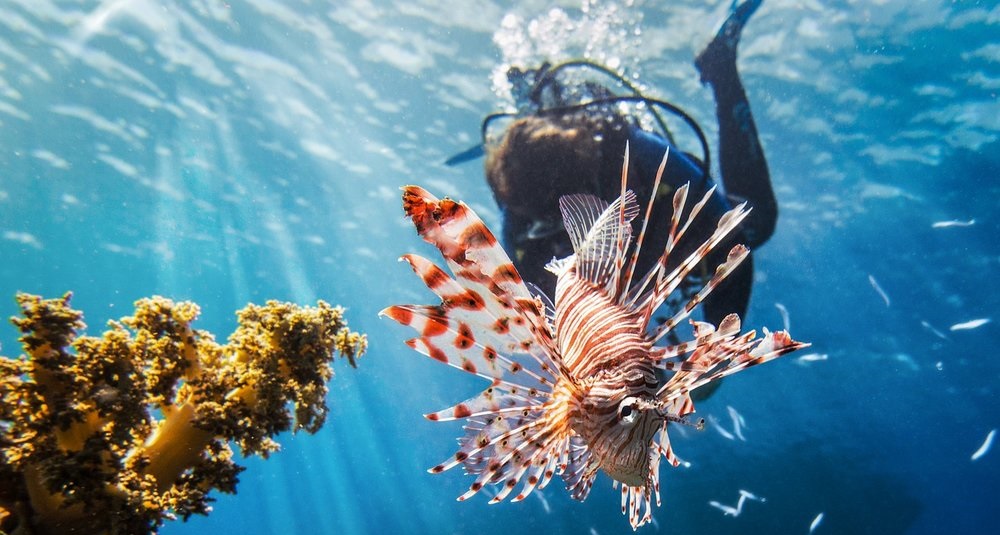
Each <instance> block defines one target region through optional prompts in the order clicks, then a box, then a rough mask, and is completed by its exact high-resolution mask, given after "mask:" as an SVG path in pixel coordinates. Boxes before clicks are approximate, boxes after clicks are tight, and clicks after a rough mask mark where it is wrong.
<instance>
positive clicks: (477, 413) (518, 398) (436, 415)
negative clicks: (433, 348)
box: [425, 379, 547, 422]
mask: <svg viewBox="0 0 1000 535" xmlns="http://www.w3.org/2000/svg"><path fill="white" fill-rule="evenodd" d="M544 397H547V396H543V395H541V393H539V392H538V391H537V390H534V389H530V390H529V389H524V388H522V387H520V386H518V385H513V384H510V383H504V382H502V381H500V380H499V379H498V380H497V381H496V382H495V383H494V384H493V385H491V386H490V387H489V388H487V389H486V390H483V391H482V392H481V393H480V394H479V395H478V396H476V397H473V398H469V399H467V400H465V401H463V402H461V403H458V404H456V405H455V406H453V407H450V408H447V409H444V410H440V411H437V412H432V413H430V414H426V415H425V417H426V418H427V419H428V420H431V421H435V422H446V421H450V420H458V419H463V418H478V417H481V416H482V417H487V418H488V417H490V416H492V415H495V414H511V415H516V413H521V416H523V417H527V416H529V415H530V414H531V412H532V411H536V410H539V409H540V406H541V404H542V403H543V402H544V400H543V398H544Z"/></svg>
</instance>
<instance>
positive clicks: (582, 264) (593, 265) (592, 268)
mask: <svg viewBox="0 0 1000 535" xmlns="http://www.w3.org/2000/svg"><path fill="white" fill-rule="evenodd" d="M559 209H560V210H561V211H562V216H563V223H564V224H565V226H566V231H567V232H568V233H569V236H570V241H571V242H572V244H573V251H574V254H575V266H576V270H577V273H578V274H579V276H580V278H582V279H584V280H587V281H589V282H591V283H593V284H594V285H596V286H597V287H605V286H606V285H607V284H608V283H609V281H611V280H612V279H613V278H614V277H615V275H616V272H617V270H619V269H620V267H621V265H622V263H623V262H624V257H625V251H626V249H627V247H628V244H629V242H630V241H631V237H632V225H631V222H632V220H633V219H635V216H636V215H638V214H639V205H638V204H637V203H636V199H635V193H633V192H632V191H625V192H624V193H623V194H622V196H621V197H619V198H617V199H615V201H614V202H613V203H611V204H610V205H608V204H607V203H605V202H604V201H602V200H600V199H598V198H597V197H594V196H593V195H585V194H576V195H565V196H563V197H561V198H560V199H559Z"/></svg>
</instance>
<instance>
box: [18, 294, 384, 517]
mask: <svg viewBox="0 0 1000 535" xmlns="http://www.w3.org/2000/svg"><path fill="white" fill-rule="evenodd" d="M69 297H70V296H69V294H67V295H65V296H64V297H63V298H62V299H50V300H42V299H41V298H39V297H37V296H30V295H25V294H19V295H18V298H17V300H18V304H19V305H20V306H21V309H22V315H23V317H21V318H15V319H13V320H12V321H13V322H14V324H15V325H16V326H17V327H18V328H19V329H20V330H21V332H22V333H23V336H22V337H21V339H20V340H21V343H22V345H23V347H24V351H25V356H24V357H21V358H20V359H8V358H6V357H0V396H2V401H3V403H2V405H0V448H2V457H0V461H2V462H0V532H6V533H11V532H15V531H17V530H20V529H25V528H27V527H28V526H31V529H32V531H34V532H40V533H58V532H61V531H63V530H64V529H67V528H68V527H73V529H75V530H76V531H78V532H84V533H98V532H144V531H150V530H152V529H155V528H156V527H157V526H159V525H160V524H161V523H162V522H163V521H164V520H165V519H167V518H171V517H172V516H171V515H173V514H176V515H179V516H182V517H184V518H186V517H187V516H189V515H191V514H204V513H207V511H208V508H207V500H208V497H207V496H208V492H209V491H211V490H212V489H218V490H220V491H223V492H235V486H236V482H237V474H238V473H239V471H240V470H242V468H241V467H239V466H238V465H236V463H234V462H233V461H232V451H231V450H230V448H229V447H228V445H227V444H228V443H229V442H235V443H236V444H238V445H239V446H240V448H241V450H242V451H243V454H244V455H251V454H260V455H264V456H266V455H268V454H269V453H270V452H272V451H274V450H276V449H277V447H278V446H277V444H276V443H275V442H274V441H273V440H272V438H271V437H273V436H274V435H276V434H277V433H280V432H282V431H286V430H289V429H299V428H304V429H306V430H307V431H310V432H314V431H316V430H317V429H319V427H320V426H321V425H322V424H323V421H324V420H325V417H326V411H327V408H326V403H325V397H326V393H327V389H326V382H327V381H328V380H329V379H330V378H331V377H332V375H333V371H332V369H331V368H330V362H331V361H332V359H333V357H334V355H335V354H337V353H339V354H341V355H342V356H343V357H345V358H347V359H348V361H349V363H350V364H351V365H352V366H354V365H355V364H356V359H357V357H359V356H360V355H361V354H362V353H363V352H364V350H365V348H366V339H365V337H364V335H360V334H358V333H353V332H351V331H349V330H348V328H347V324H346V323H345V322H344V320H343V311H342V309H340V308H337V307H331V306H330V305H328V304H326V303H324V302H322V301H320V302H318V303H317V306H316V307H305V308H304V307H298V306H296V305H292V304H287V303H278V302H274V301H271V302H268V303H267V304H266V305H265V306H255V305H249V306H247V308H245V309H244V310H242V311H240V312H239V313H238V314H237V317H238V320H239V328H238V329H237V331H236V332H235V333H234V334H233V335H232V336H231V337H230V341H229V343H228V344H226V345H224V346H223V345H219V344H217V343H216V342H215V341H214V338H213V337H212V336H211V335H210V334H209V333H205V332H202V331H197V330H194V329H193V328H192V327H191V325H190V324H191V322H192V321H194V319H195V318H196V317H197V315H198V312H199V310H198V307H197V306H196V305H194V304H193V303H187V302H182V303H174V302H172V301H170V300H168V299H164V298H161V297H154V298H152V299H142V300H140V301H138V302H136V311H135V315H134V316H132V317H128V318H123V319H122V320H121V322H120V323H118V322H112V323H111V329H110V330H108V331H106V332H105V333H104V335H103V336H102V337H101V338H93V337H79V338H78V337H77V332H78V330H79V329H82V328H83V327H84V325H83V323H82V315H81V314H80V313H79V312H77V311H75V310H73V309H71V308H69ZM292 409H294V410H292ZM293 422H294V426H293Z"/></svg>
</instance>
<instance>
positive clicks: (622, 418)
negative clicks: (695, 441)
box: [576, 388, 663, 487]
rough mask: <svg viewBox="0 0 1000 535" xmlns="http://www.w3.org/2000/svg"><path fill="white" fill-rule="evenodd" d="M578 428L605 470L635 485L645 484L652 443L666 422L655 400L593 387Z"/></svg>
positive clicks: (647, 476) (618, 479)
mask: <svg viewBox="0 0 1000 535" xmlns="http://www.w3.org/2000/svg"><path fill="white" fill-rule="evenodd" d="M581 412H582V414H581V415H580V421H579V425H578V426H577V427H576V431H577V433H579V434H580V435H581V436H582V437H583V438H584V440H586V441H587V444H588V445H589V446H590V449H591V452H592V453H593V455H594V459H595V460H596V461H597V463H598V465H599V466H600V468H601V469H602V470H604V472H605V473H607V474H608V475H609V476H611V477H612V478H613V479H615V480H616V481H619V482H621V483H624V484H626V485H629V486H632V487H640V486H645V485H646V483H647V481H648V478H649V472H650V462H651V461H652V459H653V457H654V456H655V454H654V451H653V450H651V448H650V444H651V442H652V440H653V436H654V435H655V434H656V432H657V431H658V430H659V429H660V427H661V426H662V423H663V417H662V416H661V414H660V412H659V410H658V408H657V404H656V401H655V399H654V398H653V397H652V396H651V395H643V394H638V395H636V394H635V393H630V392H627V391H626V392H622V391H616V392H615V391H608V390H606V389H603V388H592V389H591V390H590V392H589V393H588V395H587V398H586V400H585V401H584V403H583V410H582V411H581Z"/></svg>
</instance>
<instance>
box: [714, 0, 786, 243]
mask: <svg viewBox="0 0 1000 535" xmlns="http://www.w3.org/2000/svg"><path fill="white" fill-rule="evenodd" d="M760 3H761V0H747V1H746V2H744V3H742V4H739V5H735V2H734V7H733V9H732V11H731V12H730V15H729V17H728V18H727V19H726V21H725V22H724V23H723V24H722V27H721V28H720V30H719V33H718V34H716V36H715V39H713V40H712V42H711V43H709V44H708V46H707V47H705V50H703V51H702V52H701V53H700V54H698V57H697V58H696V59H695V66H696V67H697V68H698V71H699V72H700V73H701V81H702V82H703V83H705V84H708V85H709V86H711V88H712V91H713V92H714V93H715V106H716V108H715V109H716V114H717V115H718V118H719V169H720V171H721V172H722V183H723V184H724V185H725V188H726V193H727V194H729V196H730V197H733V198H735V200H737V201H742V200H746V201H749V203H750V206H752V207H753V211H752V212H750V215H749V216H748V218H747V221H746V222H745V223H744V226H743V231H744V233H745V235H746V239H747V242H748V243H747V245H748V246H750V247H755V246H758V245H760V244H762V243H764V242H765V241H767V240H768V238H770V237H771V234H772V233H773V232H774V226H775V223H776V222H777V219H778V205H777V202H776V201H775V198H774V191H773V189H772V188H771V175H770V173H769V172H768V169H767V160H766V158H765V157H764V150H763V148H762V147H761V145H760V140H759V139H758V137H757V126H756V125H755V124H754V120H753V115H752V114H751V113H750V103H749V102H748V101H747V96H746V92H745V91H744V90H743V83H742V82H741V81H740V75H739V72H738V71H737V70H736V47H737V45H738V44H739V39H740V34H741V33H742V31H743V25H744V24H745V23H746V22H747V20H748V19H749V18H750V16H751V15H752V14H753V12H754V11H756V9H757V7H758V6H759V5H760Z"/></svg>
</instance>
